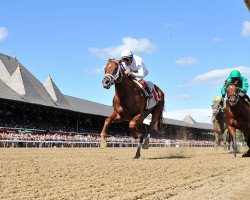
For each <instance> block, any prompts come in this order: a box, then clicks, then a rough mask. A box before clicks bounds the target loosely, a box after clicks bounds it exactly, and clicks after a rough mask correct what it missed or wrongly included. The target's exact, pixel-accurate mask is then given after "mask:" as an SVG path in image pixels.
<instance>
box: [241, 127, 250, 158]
mask: <svg viewBox="0 0 250 200" xmlns="http://www.w3.org/2000/svg"><path fill="white" fill-rule="evenodd" d="M247 134H250V130H248V131H247V132H246V134H245V140H246V143H247V146H248V151H247V152H246V153H244V154H243V155H242V157H250V138H249V136H247Z"/></svg>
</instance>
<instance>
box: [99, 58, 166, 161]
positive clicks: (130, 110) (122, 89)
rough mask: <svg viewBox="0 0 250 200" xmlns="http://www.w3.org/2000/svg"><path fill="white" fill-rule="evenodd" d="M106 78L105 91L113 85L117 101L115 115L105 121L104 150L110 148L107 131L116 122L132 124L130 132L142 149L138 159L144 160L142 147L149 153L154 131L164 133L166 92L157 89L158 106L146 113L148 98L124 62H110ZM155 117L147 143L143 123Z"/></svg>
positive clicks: (102, 133) (115, 100)
mask: <svg viewBox="0 0 250 200" xmlns="http://www.w3.org/2000/svg"><path fill="white" fill-rule="evenodd" d="M104 70H105V77H104V78H103V81H102V84H103V87H104V88H106V89H109V88H110V87H111V86H112V85H113V84H114V85H115V95H114V98H113V108H114V111H113V112H112V114H111V115H110V116H109V117H108V118H107V119H106V120H105V123H104V125H103V128H102V132H101V144H100V146H101V147H102V148H103V147H106V146H107V143H106V136H107V128H108V126H109V124H110V123H112V122H122V121H129V128H130V130H131V131H132V136H133V138H134V139H139V144H138V148H137V151H136V155H135V157H134V158H139V157H140V156H141V147H143V148H145V149H147V148H148V145H149V136H150V133H152V132H153V131H154V130H155V131H156V132H158V133H159V132H161V131H162V130H161V129H162V123H163V118H162V113H163V109H164V93H163V92H162V90H161V89H160V88H159V87H158V86H156V85H154V87H155V89H156V92H157V93H158V96H159V101H158V103H157V104H156V105H155V106H154V107H152V108H151V109H145V108H146V104H147V98H146V97H145V95H143V93H142V92H141V91H140V90H141V89H140V88H139V87H138V86H137V84H136V83H135V82H134V81H133V80H132V79H131V78H130V77H127V76H126V75H125V68H124V67H123V65H122V64H121V61H116V60H114V59H109V60H108V63H107V64H106V67H105V69H104ZM149 114H152V118H151V123H150V127H149V130H148V133H149V134H148V135H147V137H146V139H145V141H144V144H143V145H142V142H143V134H141V133H140V131H141V130H140V129H141V126H142V124H143V120H144V119H145V118H146V117H147V116H148V115H149Z"/></svg>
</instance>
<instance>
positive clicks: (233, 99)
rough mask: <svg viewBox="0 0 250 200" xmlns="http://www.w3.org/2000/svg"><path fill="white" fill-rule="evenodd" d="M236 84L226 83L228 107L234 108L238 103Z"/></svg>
mask: <svg viewBox="0 0 250 200" xmlns="http://www.w3.org/2000/svg"><path fill="white" fill-rule="evenodd" d="M237 84H238V82H237V81H235V82H233V83H227V84H226V86H227V89H226V91H227V102H228V103H229V104H230V106H235V105H236V104H237V103H238V101H239V88H238V87H237Z"/></svg>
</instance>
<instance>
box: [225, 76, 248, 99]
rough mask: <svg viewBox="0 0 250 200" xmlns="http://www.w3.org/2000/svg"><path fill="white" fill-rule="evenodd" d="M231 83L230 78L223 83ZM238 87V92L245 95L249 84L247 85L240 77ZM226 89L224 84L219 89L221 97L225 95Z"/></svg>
mask: <svg viewBox="0 0 250 200" xmlns="http://www.w3.org/2000/svg"><path fill="white" fill-rule="evenodd" d="M226 82H227V83H232V79H231V78H230V77H228V78H227V79H226V81H225V83H226ZM238 87H239V88H240V90H241V91H242V92H243V93H245V94H246V93H247V90H248V87H249V84H248V81H247V78H245V77H243V76H242V77H241V78H240V81H239V83H238ZM226 88H227V86H226V84H224V85H223V86H222V88H221V94H222V95H225V94H226Z"/></svg>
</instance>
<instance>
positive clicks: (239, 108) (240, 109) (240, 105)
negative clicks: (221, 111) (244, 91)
mask: <svg viewBox="0 0 250 200" xmlns="http://www.w3.org/2000/svg"><path fill="white" fill-rule="evenodd" d="M229 107H230V110H231V111H232V112H233V113H234V115H235V116H241V117H243V118H249V113H250V109H249V106H248V105H247V104H246V102H244V100H243V99H242V98H239V101H238V102H237V104H236V105H235V106H230V105H229ZM249 120H250V119H249Z"/></svg>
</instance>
